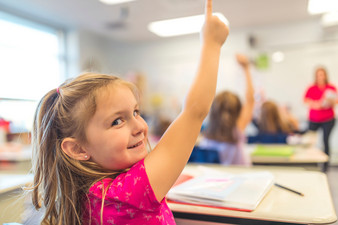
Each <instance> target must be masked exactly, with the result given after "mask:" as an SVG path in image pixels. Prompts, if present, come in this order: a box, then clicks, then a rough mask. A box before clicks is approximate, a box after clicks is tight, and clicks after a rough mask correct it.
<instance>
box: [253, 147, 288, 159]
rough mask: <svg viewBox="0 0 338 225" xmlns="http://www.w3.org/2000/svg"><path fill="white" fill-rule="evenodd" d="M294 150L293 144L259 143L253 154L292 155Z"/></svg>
mask: <svg viewBox="0 0 338 225" xmlns="http://www.w3.org/2000/svg"><path fill="white" fill-rule="evenodd" d="M293 152H294V150H293V147H292V146H287V145H286V146H283V145H281V146H278V145H257V147H256V148H255V149H254V151H253V152H252V156H285V157H288V156H291V155H292V154H293Z"/></svg>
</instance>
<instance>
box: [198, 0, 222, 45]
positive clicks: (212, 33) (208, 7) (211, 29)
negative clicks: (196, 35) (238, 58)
mask: <svg viewBox="0 0 338 225" xmlns="http://www.w3.org/2000/svg"><path fill="white" fill-rule="evenodd" d="M228 34H229V28H228V27H227V26H226V25H225V24H224V23H223V22H222V21H221V20H220V19H219V18H218V17H217V16H214V15H212V0H206V1H205V22H204V25H203V29H202V32H201V39H202V42H203V43H204V44H216V45H220V46H221V45H223V43H224V42H225V40H226V39H227V37H228Z"/></svg>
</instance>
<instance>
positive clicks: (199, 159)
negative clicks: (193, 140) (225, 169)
mask: <svg viewBox="0 0 338 225" xmlns="http://www.w3.org/2000/svg"><path fill="white" fill-rule="evenodd" d="M188 162H191V163H218V164H219V163H220V159H219V154H218V151H217V150H215V149H205V148H201V147H199V146H195V147H194V149H193V151H192V153H191V155H190V158H189V161H188Z"/></svg>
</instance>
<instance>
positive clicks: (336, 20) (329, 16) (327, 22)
mask: <svg viewBox="0 0 338 225" xmlns="http://www.w3.org/2000/svg"><path fill="white" fill-rule="evenodd" d="M322 25H323V26H324V27H331V26H336V25H338V12H332V13H326V14H324V15H323V16H322Z"/></svg>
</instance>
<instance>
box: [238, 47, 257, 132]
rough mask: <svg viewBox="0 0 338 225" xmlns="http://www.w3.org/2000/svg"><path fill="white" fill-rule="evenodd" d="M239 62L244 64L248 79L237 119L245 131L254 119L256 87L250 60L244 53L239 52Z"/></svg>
mask: <svg viewBox="0 0 338 225" xmlns="http://www.w3.org/2000/svg"><path fill="white" fill-rule="evenodd" d="M236 58H237V61H238V63H239V64H240V65H241V66H242V68H243V70H244V75H245V80H246V93H245V101H244V104H243V106H242V110H241V114H240V116H239V118H238V120H237V128H238V129H239V130H240V131H241V132H244V130H245V128H246V127H247V125H248V124H249V123H250V122H251V120H252V114H253V109H254V105H255V98H254V88H253V85H252V80H251V73H250V62H249V60H248V58H247V57H246V56H244V55H240V54H237V55H236Z"/></svg>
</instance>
